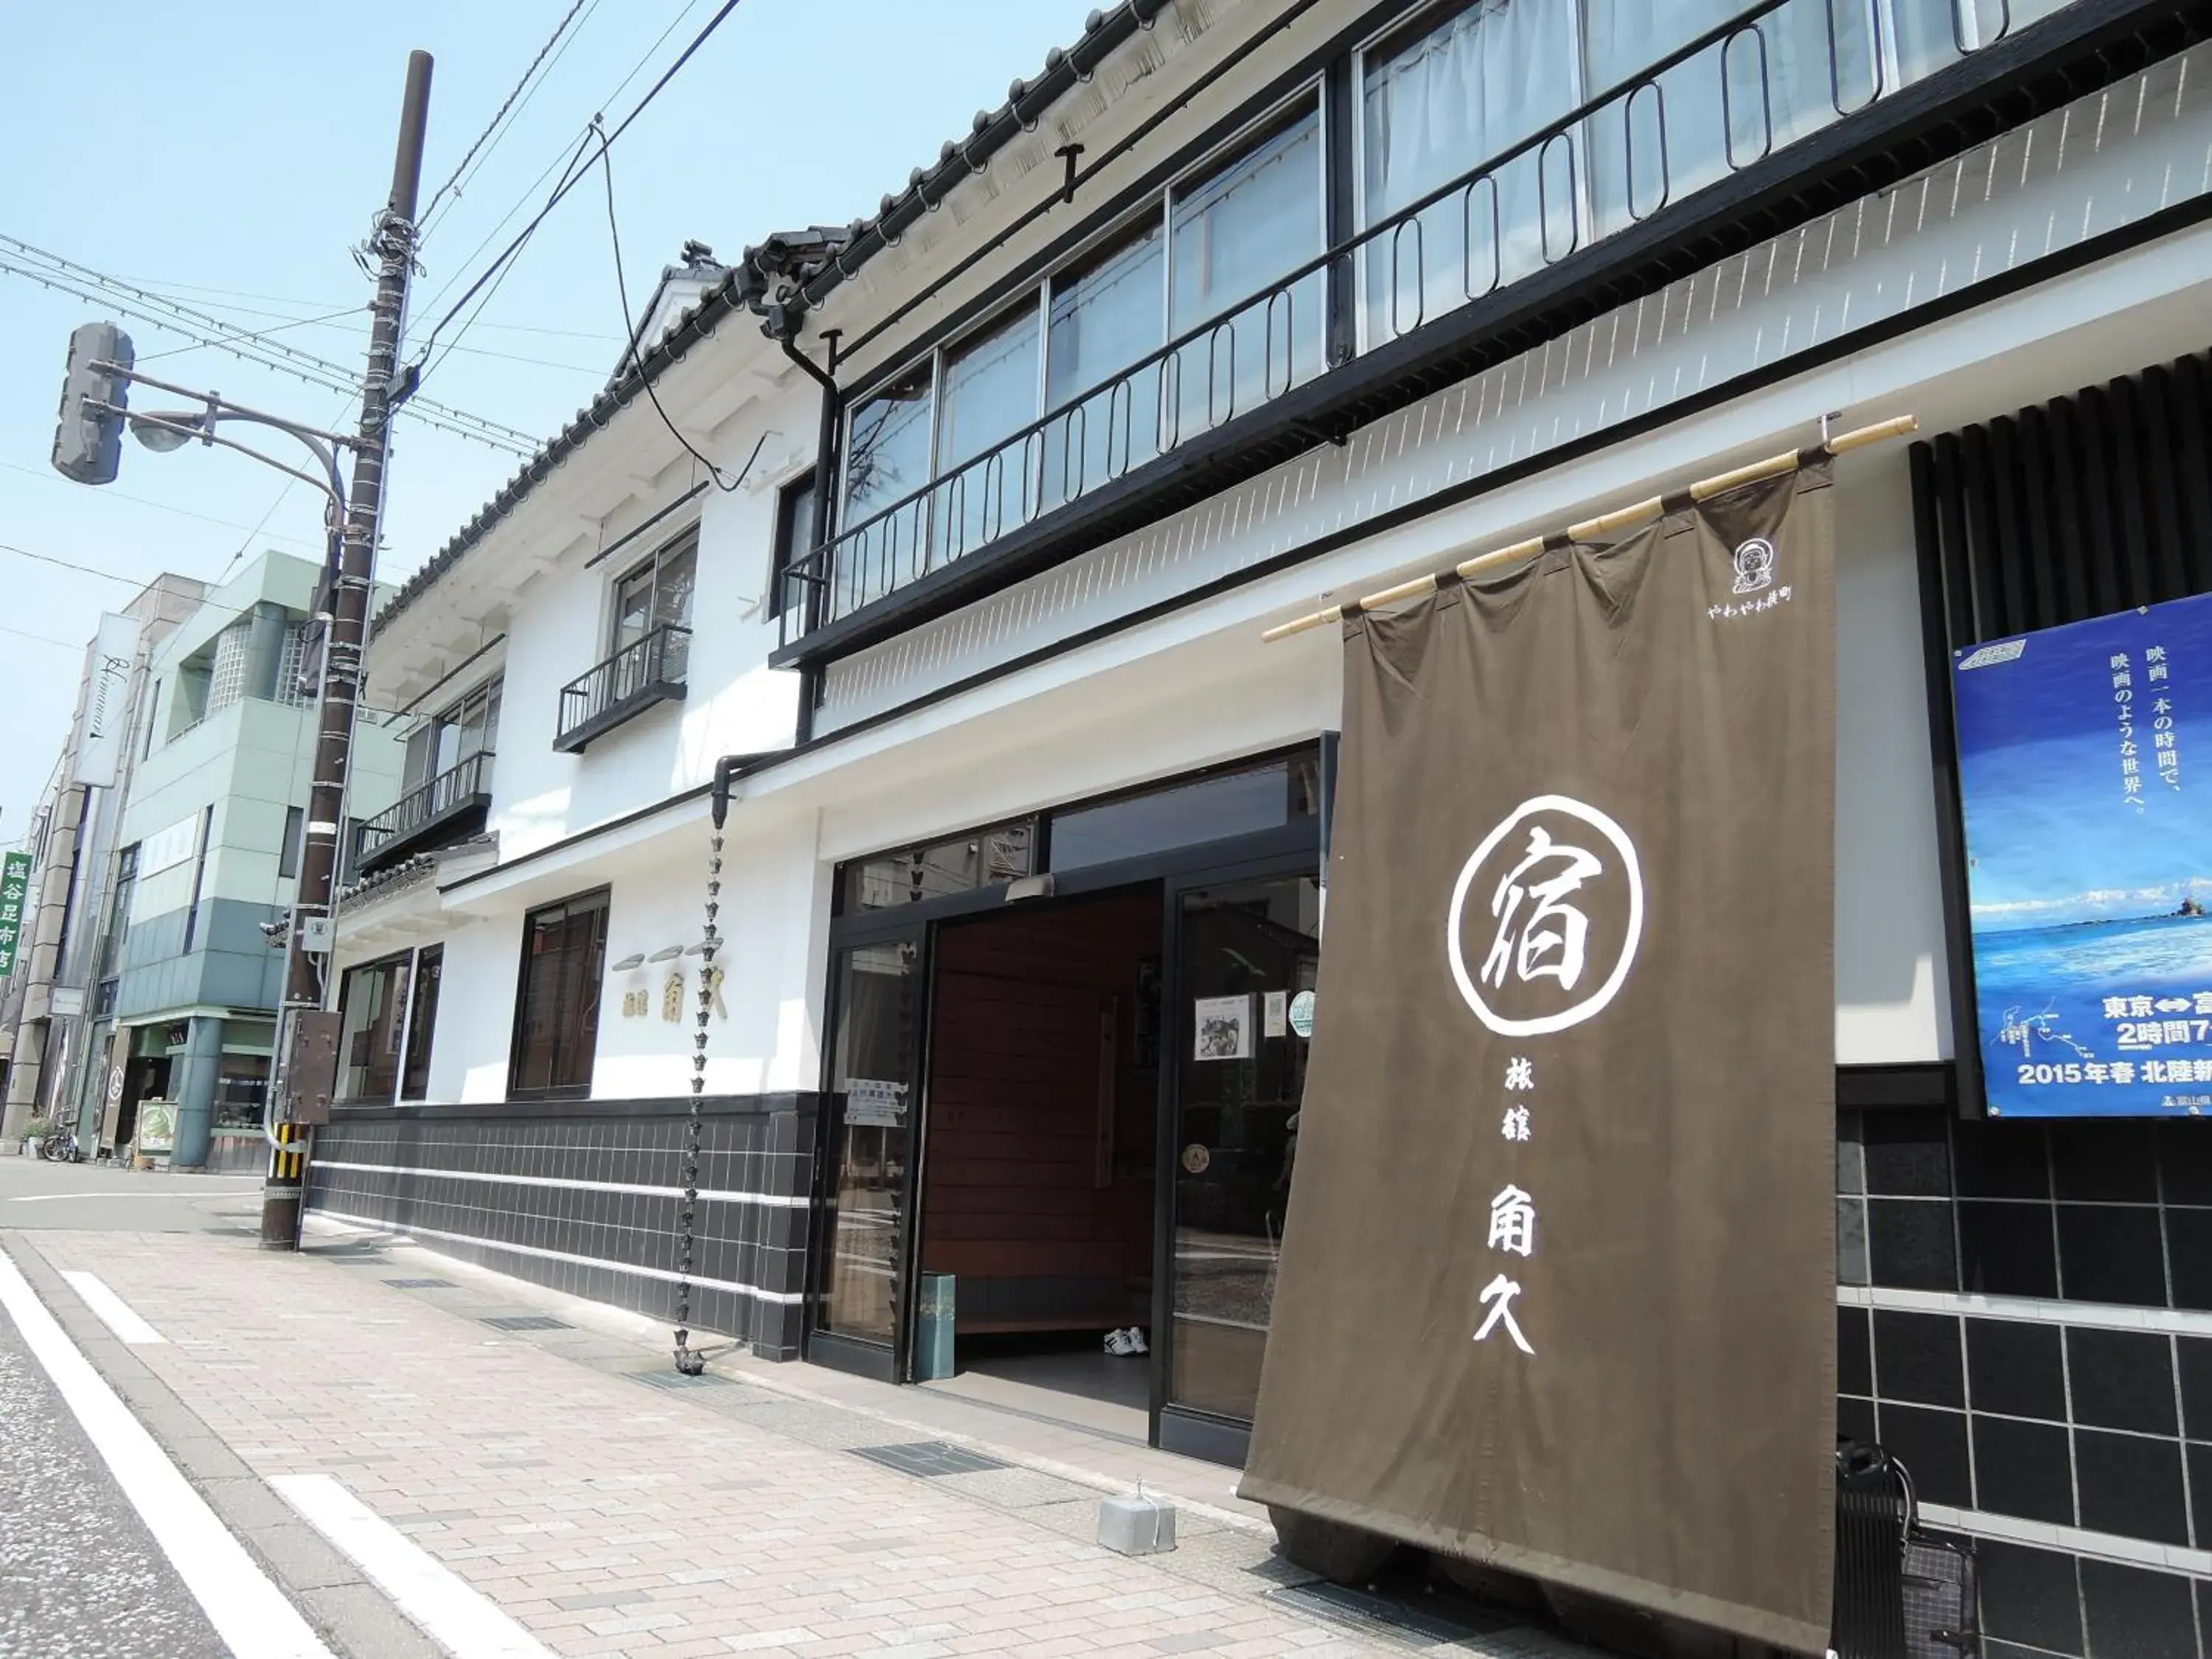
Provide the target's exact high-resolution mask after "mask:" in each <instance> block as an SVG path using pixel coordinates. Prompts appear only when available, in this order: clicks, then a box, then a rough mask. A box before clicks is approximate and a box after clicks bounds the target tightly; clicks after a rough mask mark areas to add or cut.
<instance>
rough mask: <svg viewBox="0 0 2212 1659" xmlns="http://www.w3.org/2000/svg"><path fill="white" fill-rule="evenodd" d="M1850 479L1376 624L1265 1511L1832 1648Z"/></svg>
mask: <svg viewBox="0 0 2212 1659" xmlns="http://www.w3.org/2000/svg"><path fill="white" fill-rule="evenodd" d="M1833 493H1834V492H1833V491H1832V489H1831V488H1830V487H1829V484H1828V480H1827V477H1826V473H1825V471H1818V470H1816V471H1808V472H1799V473H1794V474H1785V475H1783V476H1780V477H1775V478H1771V479H1769V480H1767V481H1765V482H1763V483H1757V484H1754V485H1751V486H1747V487H1745V488H1743V489H1738V490H1735V491H1732V492H1727V493H1723V494H1722V495H1717V496H1715V497H1713V498H1711V499H1710V500H1708V501H1705V502H1704V503H1703V504H1702V505H1700V506H1698V507H1692V508H1689V509H1687V510H1685V511H1681V512H1679V513H1674V514H1672V515H1670V516H1668V517H1667V518H1665V519H1664V520H1661V521H1660V522H1658V523H1656V524H1653V525H1651V526H1650V527H1648V528H1646V529H1645V530H1644V531H1642V532H1638V533H1636V534H1633V535H1631V536H1629V537H1627V538H1626V539H1625V540H1623V541H1621V542H1620V543H1618V544H1613V545H1612V546H1608V547H1585V546H1566V547H1556V548H1553V550H1549V551H1547V552H1546V553H1545V554H1543V555H1542V556H1540V557H1538V558H1536V559H1534V560H1532V561H1529V562H1525V563H1523V564H1522V565H1520V566H1518V567H1517V568H1513V569H1511V570H1510V571H1509V572H1507V573H1506V574H1504V575H1502V576H1501V577H1498V578H1497V579H1494V580H1480V581H1469V582H1465V583H1461V582H1452V583H1449V584H1447V585H1445V586H1443V588H1442V589H1441V590H1440V591H1438V592H1437V593H1436V594H1435V595H1434V596H1433V597H1432V598H1428V599H1422V600H1419V601H1418V602H1416V603H1415V604H1413V605H1411V606H1410V607H1408V608H1407V609H1404V610H1401V611H1393V612H1387V613H1383V614H1378V615H1374V616H1365V615H1361V616H1356V617H1354V618H1353V619H1352V620H1350V621H1349V622H1348V623H1347V624H1346V630H1345V659H1344V664H1345V667H1344V672H1345V709H1344V735H1343V743H1342V750H1341V754H1342V759H1343V769H1342V771H1341V773H1340V777H1339V781H1338V783H1337V787H1336V795H1335V801H1334V818H1333V823H1334V839H1333V842H1332V849H1333V856H1332V860H1331V866H1330V873H1331V883H1330V902H1331V906H1332V908H1334V909H1337V910H1339V911H1340V912H1341V913H1342V914H1343V915H1345V916H1348V917H1349V918H1350V919H1351V920H1350V921H1349V922H1348V923H1347V922H1346V921H1341V920H1340V921H1339V922H1338V925H1337V926H1335V927H1333V928H1332V929H1331V930H1330V933H1329V934H1328V945H1326V947H1325V948H1324V949H1323V951H1322V958H1321V967H1320V983H1319V985H1318V987H1317V994H1316V997H1315V998H1314V999H1313V1000H1312V1001H1310V1002H1309V1003H1308V1004H1307V1006H1306V1007H1305V1008H1304V1009H1297V1008H1293V1009H1291V1010H1289V1011H1287V1012H1286V1016H1285V1017H1286V1018H1287V1019H1288V1020H1289V1021H1290V1022H1291V1024H1293V1025H1295V1024H1297V1022H1298V1020H1299V1018H1300V1017H1301V1015H1302V1014H1304V1015H1305V1016H1307V1017H1312V1016H1314V1015H1317V1016H1318V1023H1317V1025H1316V1030H1315V1032H1314V1036H1313V1047H1312V1051H1311V1062H1310V1070H1309V1071H1308V1073H1307V1079H1306V1088H1305V1094H1304V1103H1303V1105H1302V1107H1301V1109H1300V1139H1301V1146H1300V1157H1299V1159H1298V1162H1297V1170H1296V1173H1295V1175H1294V1176H1293V1183H1294V1189H1293V1192H1292V1195H1291V1203H1290V1211H1289V1214H1290V1219H1289V1223H1288V1225H1287V1226H1286V1228H1285V1232H1284V1237H1283V1245H1282V1256H1281V1262H1280V1267H1279V1276H1278V1279H1277V1288H1276V1292H1275V1300H1274V1312H1273V1324H1272V1327H1271V1329H1270V1333H1269V1336H1268V1341H1267V1355H1266V1359H1265V1362H1264V1369H1263V1370H1262V1374H1261V1388H1260V1400H1259V1409H1258V1413H1257V1416H1256V1419H1255V1423H1254V1427H1253V1435H1252V1445H1251V1452H1250V1455H1249V1461H1248V1462H1247V1465H1246V1478H1245V1482H1244V1485H1243V1487H1242V1489H1241V1490H1242V1491H1243V1494H1244V1495H1245V1496H1246V1497H1248V1498H1254V1499H1256V1500H1258V1501H1261V1502H1264V1503H1267V1504H1273V1505H1278V1506H1281V1507H1283V1508H1287V1509H1289V1510H1295V1511H1297V1512H1299V1513H1302V1514H1304V1515H1308V1516H1315V1517H1317V1518H1319V1519H1322V1520H1325V1521H1329V1522H1337V1523H1340V1524H1347V1525H1351V1526H1354V1527H1358V1528H1364V1529H1365V1530H1366V1531H1369V1532H1372V1533H1378V1534H1383V1535H1384V1536H1385V1537H1388V1538H1394V1539H1397V1540H1401V1541H1405V1542H1407V1543H1412V1544H1414V1545H1418V1546H1420V1547H1425V1548H1429V1549H1432V1550H1437V1551H1440V1552H1443V1553H1447V1554H1451V1555H1456V1556H1460V1557H1462V1558H1464V1559H1470V1560H1475V1561H1480V1562H1483V1563H1486V1564H1488V1565H1492V1566H1496V1567H1499V1568H1504V1569H1507V1570H1510V1571H1517V1572H1522V1573H1526V1574H1528V1575H1530V1576H1532V1577H1537V1578H1540V1579H1542V1580H1546V1581H1547V1582H1550V1583H1558V1584H1562V1585H1565V1586H1569V1587H1571V1588H1573V1589H1580V1590H1583V1591H1587V1592H1589V1593H1592V1594H1595V1595H1602V1596H1606V1597H1607V1598H1610V1599H1613V1600H1615V1601H1626V1602H1629V1603H1632V1604H1633V1605H1636V1606H1639V1607H1645V1608H1649V1609H1651V1610H1654V1611H1656V1612H1659V1613H1665V1614H1668V1615H1670V1616H1676V1617H1684V1618H1688V1619H1691V1620H1696V1621H1698V1622H1699V1623H1702V1624H1705V1625H1709V1626H1715V1627H1717V1628H1718V1629H1721V1630H1725V1631H1730V1632H1736V1633H1738V1634H1740V1635H1742V1636H1745V1637H1748V1638H1752V1639H1753V1640H1755V1641H1759V1642H1764V1643H1766V1644H1771V1645H1775V1646H1778V1647H1782V1648H1785V1649H1788V1650H1790V1651H1793V1652H1802V1651H1814V1652H1817V1651H1820V1650H1821V1649H1823V1648H1824V1647H1825V1646H1826V1641H1827V1636H1828V1631H1829V1617H1828V1615H1829V1601H1830V1595H1831V1590H1832V1525H1833V1519H1834V1497H1833V1484H1832V1482H1833V1468H1834V1452H1835V1441H1834V1429H1835V1416H1834V1371H1833V1364H1834V1343H1835V1332H1836V1326H1835V1290H1834V1285H1835V1240H1834V1231H1833V1221H1834V1209H1835V1206H1834V1202H1833V1197H1832V1182H1833V1174H1834V1133H1835V1024H1836V1021H1835V970H1834V916H1835V884H1834V854H1835V845H1834V837H1835V732H1836V702H1835V603H1834V571H1833V553H1832V543H1833V538H1832V530H1831V526H1830V524H1829V518H1830V514H1831V512H1832V507H1831V505H1830V502H1831V500H1832V495H1833ZM1202 1040H1203V1039H1202V1038H1201V1041H1202ZM1221 1040H1222V1042H1223V1043H1224V1044H1227V1043H1228V1042H1230V1041H1231V1038H1230V1037H1229V1036H1223V1038H1222V1039H1221ZM1408 1263H1419V1270H1418V1271H1408V1267H1407V1264H1408ZM1747 1493H1756V1494H1757V1499H1756V1501H1747V1499H1746V1496H1745V1494H1747Z"/></svg>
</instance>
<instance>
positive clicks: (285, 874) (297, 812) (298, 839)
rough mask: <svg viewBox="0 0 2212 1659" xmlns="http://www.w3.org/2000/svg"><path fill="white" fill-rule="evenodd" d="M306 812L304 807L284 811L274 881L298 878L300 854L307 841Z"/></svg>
mask: <svg viewBox="0 0 2212 1659" xmlns="http://www.w3.org/2000/svg"><path fill="white" fill-rule="evenodd" d="M306 841H307V808H305V807H304V806H287V807H286V808H285V809H284V838H283V840H282V841H281V842H278V843H277V846H276V879H277V880H279V881H297V880H298V879H299V878H300V854H301V849H302V847H303V845H304V843H305V842H306Z"/></svg>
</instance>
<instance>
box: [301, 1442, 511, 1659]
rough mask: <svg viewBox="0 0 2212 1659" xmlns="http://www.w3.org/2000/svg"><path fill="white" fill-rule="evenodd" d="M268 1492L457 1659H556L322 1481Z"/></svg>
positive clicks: (307, 1477) (309, 1479) (304, 1478)
mask: <svg viewBox="0 0 2212 1659" xmlns="http://www.w3.org/2000/svg"><path fill="white" fill-rule="evenodd" d="M269 1484H270V1486H274V1487H276V1490H277V1491H278V1492H281V1493H283V1496H284V1498H285V1500H286V1501H287V1502H289V1504H291V1505H292V1507H293V1508H294V1509H295V1510H299V1511H300V1513H301V1515H303V1516H306V1517H307V1524H308V1525H310V1526H312V1527H313V1528H314V1529H315V1530H316V1531H317V1532H319V1533H320V1534H322V1535H323V1536H324V1537H325V1538H327V1539H329V1540H330V1541H331V1543H332V1544H334V1545H336V1546H337V1548H338V1549H339V1550H340V1551H342V1552H343V1553H344V1554H345V1556H346V1557H347V1558H348V1559H349V1560H351V1561H352V1562H353V1564H354V1565H356V1566H357V1567H359V1568H360V1569H361V1570H362V1571H363V1572H365V1573H367V1574H368V1576H369V1577H370V1578H371V1579H372V1580H374V1583H375V1584H376V1587H377V1588H378V1589H380V1590H382V1591H383V1592H384V1593H385V1594H386V1595H388V1596H390V1597H391V1598H392V1601H393V1602H394V1603H396V1604H397V1605H398V1608H399V1610H400V1612H402V1613H405V1614H406V1615H407V1616H408V1617H409V1618H410V1619H411V1620H414V1621H415V1622H416V1624H417V1625H419V1626H422V1629H423V1630H424V1631H425V1632H428V1635H429V1637H430V1638H431V1639H432V1640H433V1641H435V1642H436V1643H437V1644H438V1645H439V1646H440V1647H441V1648H443V1649H445V1650H446V1651H447V1652H448V1653H450V1654H453V1655H455V1656H457V1659H555V1656H554V1654H553V1651H552V1650H551V1649H550V1648H548V1647H546V1646H545V1645H544V1644H542V1643H540V1642H539V1641H538V1638H536V1637H534V1636H532V1634H531V1633H530V1632H528V1631H526V1630H525V1629H524V1628H523V1627H522V1626H520V1625H518V1624H517V1623H515V1621H514V1620H513V1619H511V1618H509V1617H508V1616H507V1614H506V1613H501V1611H500V1610H499V1607H498V1606H497V1605H496V1604H495V1602H493V1601H491V1599H490V1598H489V1597H488V1596H486V1595H483V1594H482V1593H481V1592H480V1591H477V1590H476V1589H471V1587H470V1586H469V1584H468V1583H467V1582H466V1581H465V1580H464V1579H463V1578H462V1577H460V1576H459V1574H458V1573H456V1572H454V1571H453V1570H452V1569H451V1568H449V1567H447V1565H445V1564H444V1563H443V1562H441V1561H440V1560H439V1559H437V1558H436V1557H435V1556H434V1555H432V1554H431V1553H429V1552H428V1550H426V1549H424V1548H423V1547H422V1546H421V1545H419V1544H417V1543H416V1542H415V1541H413V1540H412V1539H410V1538H409V1537H408V1536H407V1535H406V1534H404V1533H402V1532H401V1531H399V1530H398V1528H396V1527H393V1526H392V1524H391V1523H390V1522H387V1521H386V1520H385V1519H384V1518H383V1517H382V1516H380V1515H378V1514H377V1513H376V1512H375V1511H374V1510H371V1509H370V1508H369V1507H368V1505H367V1504H363V1503H362V1501H361V1500H360V1499H359V1498H356V1497H355V1496H354V1495H353V1494H352V1493H351V1492H348V1491H347V1490H346V1489H345V1488H344V1486H341V1485H340V1484H339V1483H338V1482H337V1480H334V1479H333V1478H331V1476H329V1475H327V1474H280V1475H276V1476H274V1477H272V1478H271V1480H270V1483H269Z"/></svg>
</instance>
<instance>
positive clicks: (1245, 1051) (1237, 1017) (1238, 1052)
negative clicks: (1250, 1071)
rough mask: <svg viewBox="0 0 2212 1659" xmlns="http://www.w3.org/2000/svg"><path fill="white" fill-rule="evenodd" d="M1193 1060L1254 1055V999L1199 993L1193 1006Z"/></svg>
mask: <svg viewBox="0 0 2212 1659" xmlns="http://www.w3.org/2000/svg"><path fill="white" fill-rule="evenodd" d="M1193 1013H1194V1016H1195V1018H1194V1019H1193V1021H1192V1024H1193V1026H1194V1036H1193V1039H1192V1048H1191V1058H1192V1059H1194V1060H1249V1059H1251V1058H1252V999H1251V998H1250V997H1249V996H1241V997H1200V998H1198V999H1196V1003H1195V1006H1194V1009H1193Z"/></svg>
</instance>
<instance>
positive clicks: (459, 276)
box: [422, 0, 699, 355]
mask: <svg viewBox="0 0 2212 1659" xmlns="http://www.w3.org/2000/svg"><path fill="white" fill-rule="evenodd" d="M698 4H699V0H684V3H683V5H682V6H681V7H679V8H678V10H677V13H676V15H675V16H673V17H671V18H670V19H669V20H668V26H667V27H665V28H664V29H662V30H661V31H660V33H659V35H657V36H655V37H654V40H653V44H652V45H651V46H647V48H646V49H645V51H644V52H642V53H641V54H640V55H639V57H638V60H637V62H635V64H631V65H630V69H629V74H627V75H625V76H623V78H622V79H621V80H620V81H619V82H616V84H615V87H614V88H613V90H611V92H609V93H608V94H607V95H606V96H605V97H604V98H602V99H600V100H599V108H600V109H601V110H604V109H605V108H606V106H608V105H609V104H611V103H612V102H614V100H616V99H617V98H619V97H621V96H622V94H623V88H625V87H627V86H629V83H630V82H632V81H634V80H635V79H636V78H637V76H638V72H639V71H640V70H642V69H643V68H644V67H645V65H646V62H647V59H648V58H651V57H652V56H653V53H654V52H658V51H659V50H660V46H661V43H662V42H663V41H665V40H667V39H668V37H669V36H670V35H671V34H673V33H675V32H676V27H677V25H678V24H679V23H681V22H682V21H684V19H685V18H686V17H688V16H690V15H691V12H692V11H693V9H695V8H696V6H697V5H698ZM569 38H570V39H571V40H574V38H575V37H574V36H573V35H572V36H570V37H569ZM567 50H568V48H567V47H566V46H563V47H562V52H564V53H565V52H567ZM564 160H565V161H567V163H568V166H570V167H574V166H575V164H576V162H575V152H574V151H562V152H561V153H560V154H556V155H555V156H554V157H553V159H552V160H551V161H548V162H547V163H546V164H545V165H544V167H542V168H540V169H539V170H538V176H537V177H536V178H535V179H532V180H531V181H530V182H529V183H528V184H527V185H524V186H523V187H522V193H521V194H520V196H517V197H515V198H514V204H513V206H512V207H510V208H508V209H507V211H506V212H504V213H502V214H501V215H500V216H499V222H497V223H496V224H495V225H493V226H492V228H490V229H489V230H488V231H486V232H485V233H484V235H483V240H482V241H480V242H478V243H477V245H476V246H474V247H472V248H471V249H470V250H469V252H468V257H467V258H464V259H463V260H461V261H460V263H459V264H458V265H456V266H455V267H454V270H453V275H452V276H449V277H447V279H446V281H445V283H443V284H442V285H441V287H440V288H439V289H438V291H437V292H436V293H435V295H431V296H430V300H429V301H428V304H426V305H424V306H423V307H422V309H423V310H424V311H425V312H430V311H435V310H436V309H437V308H438V307H440V306H441V305H443V304H444V303H445V300H446V296H447V295H448V294H451V293H452V292H453V290H454V289H456V288H458V287H459V286H460V284H461V282H462V280H463V278H464V276H465V273H467V272H468V271H469V270H472V269H473V268H474V267H475V265H476V263H477V260H478V259H480V258H483V252H484V250H485V249H486V248H488V247H489V246H491V245H492V244H493V243H494V242H495V241H497V240H499V234H500V233H501V231H503V230H505V229H506V228H507V226H508V225H510V224H511V223H513V221H514V216H515V215H516V214H518V213H520V212H521V211H522V210H523V209H525V208H526V207H527V206H529V205H530V203H531V199H532V197H535V196H536V195H537V193H538V187H539V186H540V185H543V184H544V182H545V181H546V180H547V179H550V178H551V177H552V176H553V173H554V171H555V169H556V168H557V167H560V166H561V165H562V162H563V161H564ZM477 315H478V316H479V317H480V316H482V315H483V307H481V306H479V307H477ZM471 326H473V324H471ZM484 326H485V327H487V328H492V327H497V326H498V325H497V324H491V323H487V324H485V325H484ZM425 355H427V354H425Z"/></svg>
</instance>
